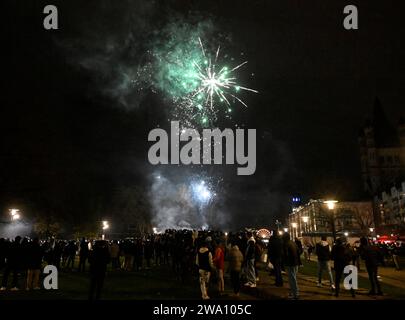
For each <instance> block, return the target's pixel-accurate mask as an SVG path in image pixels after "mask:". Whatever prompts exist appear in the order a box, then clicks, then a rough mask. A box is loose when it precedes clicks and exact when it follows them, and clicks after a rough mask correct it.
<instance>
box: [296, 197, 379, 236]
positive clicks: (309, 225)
mask: <svg viewBox="0 0 405 320" xmlns="http://www.w3.org/2000/svg"><path fill="white" fill-rule="evenodd" d="M332 221H334V225H335V231H336V234H337V236H342V235H345V236H352V237H359V236H362V235H369V234H370V233H372V232H374V217H373V204H372V202H371V201H361V202H337V203H336V204H335V205H334V208H333V209H329V207H328V206H327V204H326V203H325V201H324V200H310V201H309V202H308V203H306V204H304V205H301V206H299V207H295V208H293V212H292V213H291V214H290V215H289V221H288V225H289V230H290V233H291V235H292V237H293V238H300V237H311V238H313V237H315V238H316V237H321V236H322V235H326V236H329V237H331V236H332V231H333V223H332Z"/></svg>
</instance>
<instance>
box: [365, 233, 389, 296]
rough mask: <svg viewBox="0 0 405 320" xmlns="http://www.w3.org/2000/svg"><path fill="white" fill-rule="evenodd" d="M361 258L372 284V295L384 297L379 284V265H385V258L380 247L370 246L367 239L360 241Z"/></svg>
mask: <svg viewBox="0 0 405 320" xmlns="http://www.w3.org/2000/svg"><path fill="white" fill-rule="evenodd" d="M360 256H361V257H362V259H363V260H364V262H365V263H366V269H367V273H368V278H369V280H370V284H371V290H370V292H369V294H370V295H375V294H378V295H382V294H383V293H382V291H381V287H380V283H379V282H378V278H377V275H378V265H379V264H382V265H384V257H383V255H382V253H381V251H380V250H379V249H378V247H376V246H374V245H370V244H369V243H368V240H367V239H366V238H364V237H363V238H361V239H360Z"/></svg>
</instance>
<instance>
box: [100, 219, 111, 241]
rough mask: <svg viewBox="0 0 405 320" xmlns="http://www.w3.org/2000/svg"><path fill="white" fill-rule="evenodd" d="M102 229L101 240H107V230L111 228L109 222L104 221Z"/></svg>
mask: <svg viewBox="0 0 405 320" xmlns="http://www.w3.org/2000/svg"><path fill="white" fill-rule="evenodd" d="M102 228H103V234H102V235H101V240H105V232H106V230H108V229H109V228H110V225H109V223H108V221H106V220H104V221H103V227H102Z"/></svg>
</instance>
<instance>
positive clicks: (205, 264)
mask: <svg viewBox="0 0 405 320" xmlns="http://www.w3.org/2000/svg"><path fill="white" fill-rule="evenodd" d="M209 242H210V241H209V240H208V239H206V241H205V242H204V243H203V245H202V246H201V247H200V249H199V250H198V253H197V257H196V262H195V264H196V265H197V266H198V273H199V275H200V289H201V295H202V298H203V299H204V300H207V299H209V298H210V297H209V296H208V293H207V287H208V283H209V281H210V275H211V270H213V269H214V264H213V262H212V253H211V252H210V250H209V249H208V243H209Z"/></svg>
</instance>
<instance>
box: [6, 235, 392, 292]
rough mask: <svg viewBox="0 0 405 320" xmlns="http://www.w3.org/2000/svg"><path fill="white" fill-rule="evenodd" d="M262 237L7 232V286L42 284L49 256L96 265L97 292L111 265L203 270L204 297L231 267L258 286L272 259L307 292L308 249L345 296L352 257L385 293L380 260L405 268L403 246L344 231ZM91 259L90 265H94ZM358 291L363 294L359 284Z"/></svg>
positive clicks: (239, 280) (77, 266) (71, 265)
mask: <svg viewBox="0 0 405 320" xmlns="http://www.w3.org/2000/svg"><path fill="white" fill-rule="evenodd" d="M262 240H263V239H262V238H257V237H255V233H254V232H249V231H243V232H237V233H229V234H227V233H224V232H219V231H195V230H166V231H165V232H163V233H160V234H156V233H153V234H147V235H143V236H142V237H138V238H126V239H123V240H112V241H105V240H97V241H94V240H86V239H85V238H82V239H81V240H80V241H75V240H71V241H64V240H55V239H48V240H43V241H40V240H39V239H37V238H35V239H29V238H21V237H16V238H15V239H14V240H13V241H10V240H7V239H0V271H1V270H2V271H3V277H2V282H1V288H0V290H1V291H5V290H7V289H8V288H9V278H10V275H12V281H11V286H10V288H11V290H13V291H16V290H20V289H25V290H38V289H40V288H41V285H40V275H41V269H42V268H43V267H44V266H45V265H47V264H48V265H54V266H56V268H57V269H58V270H60V271H66V272H70V271H77V272H87V271H88V272H89V275H90V277H89V278H90V285H89V288H90V289H89V298H90V299H94V298H95V299H99V298H100V296H101V292H102V288H103V283H104V278H105V274H106V272H107V269H108V268H109V267H110V268H111V270H112V271H120V272H132V271H135V272H136V271H139V270H142V269H150V268H152V267H158V266H162V265H167V266H170V268H171V269H172V271H173V273H174V275H175V276H176V278H177V279H178V280H179V281H181V282H182V283H186V282H189V283H192V282H193V281H196V280H195V279H196V278H198V279H199V284H200V290H201V297H202V298H203V299H209V288H210V286H209V284H210V283H211V284H212V283H214V285H215V287H216V291H217V292H218V293H219V294H220V295H222V294H224V291H225V280H224V279H225V274H226V273H228V274H229V278H230V283H231V286H232V290H233V294H234V295H235V296H238V295H239V292H240V289H241V287H242V286H246V287H250V288H255V287H256V285H257V282H258V281H259V272H258V270H259V264H260V263H263V262H265V263H266V264H268V266H270V267H271V274H272V275H273V276H274V278H275V285H276V286H277V287H281V286H283V276H282V274H283V273H286V274H287V278H288V283H289V290H290V293H289V298H290V299H299V287H298V282H297V272H298V270H299V267H300V266H301V265H302V260H301V256H302V255H303V256H304V260H311V254H312V253H313V252H314V253H315V255H316V256H317V263H318V271H317V277H318V286H319V287H320V286H322V276H323V274H324V273H326V274H327V276H328V279H329V286H330V288H331V290H332V291H333V292H334V294H335V295H336V296H338V295H339V292H340V283H341V279H342V275H343V272H344V269H345V267H346V266H347V265H350V264H352V265H355V266H357V268H358V269H359V267H360V259H362V260H364V263H365V267H366V270H367V272H368V274H369V279H370V287H371V290H370V294H373V295H379V294H382V291H381V287H380V285H379V281H378V278H377V275H378V266H380V265H383V264H384V261H385V260H384V256H387V255H389V256H391V257H394V258H393V259H394V261H396V262H395V266H396V268H398V269H399V263H398V260H397V259H396V258H395V257H396V256H397V248H396V247H389V246H384V245H383V246H380V247H379V246H376V245H374V244H372V243H370V241H369V239H367V238H361V239H360V241H359V242H358V243H357V244H356V245H354V246H352V245H350V244H348V243H347V241H346V239H345V238H344V237H343V238H338V239H337V240H336V242H335V243H334V244H333V245H332V246H331V245H330V243H329V242H328V241H327V239H326V237H323V238H322V239H321V241H319V242H318V243H316V244H315V245H312V244H311V245H309V244H302V242H301V241H300V240H299V239H294V240H293V239H291V238H290V235H289V234H288V233H283V234H282V235H280V234H279V233H278V232H277V231H274V232H273V233H272V236H271V237H270V238H269V239H267V242H265V241H262ZM263 256H266V259H263ZM225 261H227V264H225ZM331 261H332V262H333V269H334V276H333V274H332V270H331V265H330V262H331ZM88 265H89V266H90V267H89V268H88V270H86V267H87V266H88ZM225 266H227V268H226V269H225ZM21 277H23V278H24V284H23V285H21V284H20V280H21ZM351 293H352V295H353V296H354V295H355V291H354V290H353V289H352V290H351Z"/></svg>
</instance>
